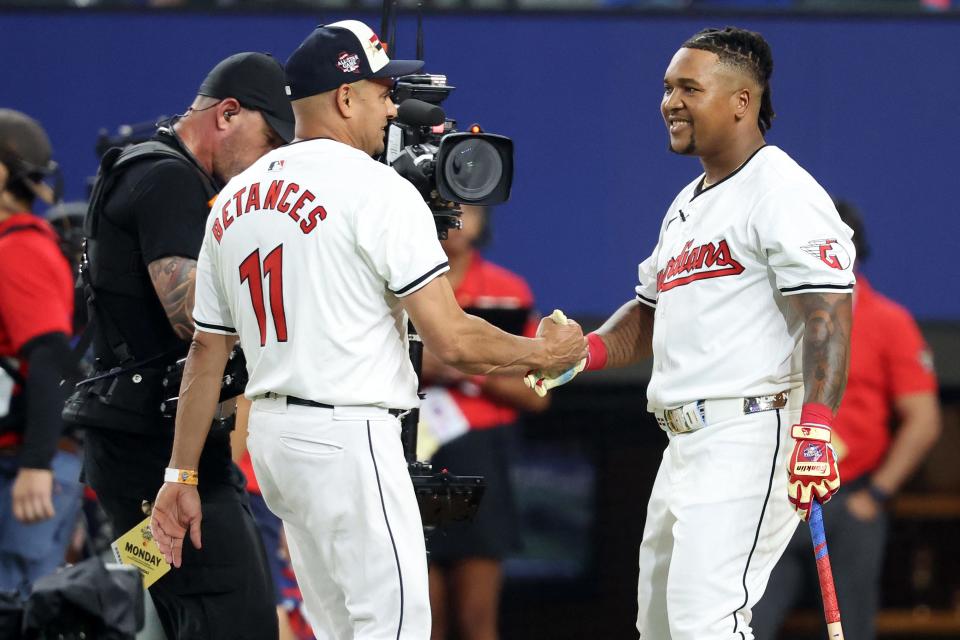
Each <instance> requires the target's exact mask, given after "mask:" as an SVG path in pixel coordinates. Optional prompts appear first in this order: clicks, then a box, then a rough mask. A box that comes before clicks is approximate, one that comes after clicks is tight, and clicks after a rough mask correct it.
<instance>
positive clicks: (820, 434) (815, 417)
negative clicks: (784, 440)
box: [792, 402, 833, 442]
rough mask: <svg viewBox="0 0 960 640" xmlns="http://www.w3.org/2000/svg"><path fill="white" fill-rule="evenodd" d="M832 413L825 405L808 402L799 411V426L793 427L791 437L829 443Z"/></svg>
mask: <svg viewBox="0 0 960 640" xmlns="http://www.w3.org/2000/svg"><path fill="white" fill-rule="evenodd" d="M832 428H833V411H832V410H831V409H830V407H828V406H827V405H825V404H820V403H819V402H808V403H806V404H804V405H803V409H802V410H801V411H800V424H798V425H795V426H794V427H793V433H792V435H793V437H794V438H798V439H813V440H820V441H822V442H830V440H831V430H832Z"/></svg>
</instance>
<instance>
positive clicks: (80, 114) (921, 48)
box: [0, 11, 960, 319]
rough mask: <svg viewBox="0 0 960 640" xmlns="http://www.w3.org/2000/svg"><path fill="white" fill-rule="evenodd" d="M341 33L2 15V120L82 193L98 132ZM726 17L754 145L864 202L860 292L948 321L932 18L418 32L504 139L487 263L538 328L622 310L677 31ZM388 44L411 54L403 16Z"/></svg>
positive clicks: (678, 169)
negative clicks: (37, 130)
mask: <svg viewBox="0 0 960 640" xmlns="http://www.w3.org/2000/svg"><path fill="white" fill-rule="evenodd" d="M344 17H355V16H344V15H342V14H339V13H329V14H326V13H325V14H321V13H316V14H308V13H301V14H270V13H248V14H208V13H167V12H151V13H141V12H129V13H128V12H116V13H102V12H92V13H82V12H52V13H50V12H47V13H44V12H33V11H22V12H10V11H7V12H5V13H3V14H0V54H2V55H0V59H2V60H3V70H2V71H0V86H2V89H0V106H5V107H13V108H16V109H20V110H23V111H26V112H28V113H30V114H32V115H33V116H35V117H37V118H38V119H39V120H41V121H42V122H43V123H44V125H45V126H46V127H47V129H48V131H49V132H50V135H51V138H52V140H53V142H54V145H55V147H56V150H57V157H58V159H59V160H60V162H61V164H62V165H63V166H64V168H65V176H66V186H67V194H68V196H70V197H72V198H79V197H82V196H83V195H84V193H85V179H86V177H87V176H89V175H91V174H93V173H94V172H95V170H96V157H95V155H94V151H93V149H94V143H95V138H96V133H97V130H98V129H99V128H101V127H108V128H111V129H114V128H115V127H116V126H117V125H118V124H120V123H125V122H138V121H143V120H149V119H151V118H155V117H156V116H158V115H160V114H173V113H177V112H180V111H182V110H183V109H184V108H185V107H186V106H187V105H188V104H189V103H190V101H191V99H192V96H193V93H194V91H195V90H196V88H197V86H198V85H199V83H200V81H201V79H202V78H203V76H204V74H205V73H206V71H207V70H208V69H209V68H210V67H211V66H212V65H213V64H215V63H216V62H217V61H218V60H220V59H221V58H223V57H225V56H226V55H228V54H231V53H234V52H237V51H241V50H260V51H268V52H271V53H273V54H274V55H276V56H277V57H279V58H281V59H285V58H286V56H287V55H288V54H289V53H290V52H291V51H292V50H293V48H294V47H295V46H296V45H297V44H298V43H299V41H300V40H301V39H302V38H303V37H304V35H305V34H306V33H307V32H308V31H309V30H310V29H311V28H312V27H313V26H314V25H316V24H318V23H319V22H328V21H333V20H335V19H340V18H344ZM361 17H362V18H363V19H366V20H368V21H369V22H370V23H372V24H375V25H376V24H379V18H378V17H377V16H375V15H373V14H369V15H366V16H361ZM730 22H736V23H737V24H739V25H741V26H745V27H749V28H753V29H757V30H759V31H761V32H762V33H763V34H764V35H765V36H767V38H768V39H769V40H770V42H771V44H772V46H773V50H774V54H775V58H776V71H775V73H774V80H773V98H774V104H775V107H776V110H777V119H776V121H775V124H774V127H773V129H772V131H771V132H770V135H769V142H770V143H772V144H775V145H778V146H780V147H782V148H784V149H786V150H787V151H788V152H789V153H790V154H792V155H793V156H794V157H795V158H796V159H797V160H798V161H799V162H800V163H801V164H803V165H804V166H805V167H806V168H807V169H808V170H809V171H810V172H811V173H812V174H813V175H814V176H815V177H816V178H817V179H819V180H820V182H821V183H822V184H823V185H824V186H825V187H826V188H827V189H828V190H829V191H831V192H832V193H835V194H838V195H842V196H845V197H847V198H850V199H852V200H853V201H855V202H857V203H858V204H859V205H860V206H861V207H862V209H863V211H864V213H865V216H866V220H867V224H868V230H869V236H870V243H871V244H872V246H873V251H874V258H873V260H871V262H870V263H868V264H867V265H865V271H866V273H867V274H868V275H869V276H870V277H871V279H872V281H873V282H874V284H875V285H876V286H877V287H878V288H880V289H881V290H883V291H884V292H887V293H888V294H890V295H891V296H893V297H894V298H896V299H898V300H900V301H901V302H903V303H904V304H905V305H906V306H907V307H908V308H910V309H911V310H912V311H913V312H914V313H916V314H917V315H918V316H919V317H921V318H925V319H957V318H960V296H958V295H957V293H958V291H960V287H958V284H960V282H958V280H960V278H958V272H960V270H958V267H957V264H958V249H960V246H958V244H960V243H958V235H960V234H958V232H960V222H958V215H960V212H958V205H957V195H956V193H957V188H956V187H957V183H958V181H960V176H958V164H960V163H958V161H957V156H956V149H957V143H958V142H960V125H958V116H957V110H958V105H960V82H958V78H960V20H957V19H950V18H945V19H941V20H935V19H932V18H926V17H922V16H920V17H914V18H899V19H896V20H894V19H891V18H843V17H834V18H828V17H816V18H814V17H805V18H796V17H787V16H783V17H769V16H767V17H736V18H732V17H723V16H704V17H691V16H684V17H679V16H639V15H624V14H616V15H603V14H556V15H550V14H547V15H544V14H536V15H533V14H530V15H523V14H513V15H507V14H469V15H467V14H461V15H457V14H444V15H429V16H427V19H426V27H427V34H426V36H427V37H426V59H427V70H428V71H430V72H433V73H446V74H447V75H448V76H449V78H450V81H451V83H452V84H454V85H456V86H457V87H458V88H457V90H456V92H455V93H454V95H453V96H452V97H451V98H450V100H449V101H448V104H447V105H446V106H447V112H448V114H449V115H450V116H451V117H455V118H457V119H458V120H459V121H460V123H461V124H462V125H466V124H469V123H470V122H473V121H478V122H480V123H482V125H483V126H484V127H485V128H486V129H488V130H490V131H495V132H501V133H504V134H507V135H509V136H511V137H513V138H514V139H515V141H516V145H517V164H518V170H517V175H516V181H515V187H514V192H513V198H512V200H511V201H510V202H509V204H507V205H504V206H502V207H500V208H499V209H498V210H497V212H496V214H495V219H494V225H495V233H494V237H495V242H494V244H493V246H492V247H491V249H490V251H489V255H490V256H491V257H492V258H493V259H495V260H497V261H499V262H501V263H503V264H505V265H507V266H509V267H510V268H513V269H515V270H517V271H519V272H520V273H522V274H525V275H526V276H527V277H528V278H529V280H530V282H531V284H532V286H533V289H534V292H535V294H536V295H537V298H538V302H539V305H540V307H541V308H542V309H544V310H546V311H547V312H549V310H550V309H551V308H553V307H554V306H562V307H563V308H564V309H566V310H567V311H569V312H571V313H574V314H580V315H582V314H588V315H598V316H599V315H606V314H607V313H609V312H610V311H612V310H613V309H614V308H615V307H617V306H618V305H619V304H621V303H622V302H623V301H625V300H627V299H629V298H631V297H632V293H633V286H634V284H635V279H636V265H637V263H638V262H639V261H640V260H642V259H643V258H644V257H645V256H646V255H647V254H648V253H649V251H650V249H651V248H652V246H653V243H654V242H655V240H656V234H657V230H658V226H659V221H660V218H661V216H662V215H663V212H664V210H665V208H666V207H667V205H668V204H669V203H670V201H671V200H672V198H673V196H674V195H675V193H676V192H677V191H678V190H679V189H680V188H681V187H682V186H683V185H685V184H686V183H687V182H688V181H690V180H691V179H692V178H693V177H695V175H696V174H697V173H698V171H699V165H698V164H697V162H696V161H695V160H692V159H690V158H681V157H676V156H672V155H670V154H668V153H667V151H666V135H665V131H664V126H663V124H662V122H661V120H660V116H659V109H658V106H659V100H660V93H661V79H662V77H663V71H664V69H665V67H666V64H667V62H668V61H669V59H670V57H671V56H672V54H673V53H674V51H675V50H676V48H677V46H678V44H679V43H680V42H681V41H682V40H683V39H684V38H686V37H687V36H688V35H690V34H692V33H693V32H695V31H696V30H698V29H699V28H701V27H703V26H707V25H718V24H726V23H730ZM399 31H400V41H399V45H398V52H399V54H400V55H401V56H410V55H411V54H412V51H413V42H414V34H413V21H412V18H409V17H407V16H405V17H404V19H403V20H402V21H401V24H400V29H399ZM801 240H802V239H800V238H798V241H801ZM695 312H696V310H693V309H691V313H695Z"/></svg>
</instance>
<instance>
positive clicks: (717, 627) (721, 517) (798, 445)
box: [535, 27, 854, 640]
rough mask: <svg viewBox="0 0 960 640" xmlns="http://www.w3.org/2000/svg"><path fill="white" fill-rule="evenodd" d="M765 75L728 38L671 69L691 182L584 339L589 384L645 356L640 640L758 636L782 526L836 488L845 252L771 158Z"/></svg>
mask: <svg viewBox="0 0 960 640" xmlns="http://www.w3.org/2000/svg"><path fill="white" fill-rule="evenodd" d="M772 72H773V57H772V55H771V52H770V47H769V45H768V44H767V42H766V41H765V40H764V39H763V38H762V37H761V36H760V35H759V34H757V33H753V32H751V31H746V30H743V29H738V28H734V27H728V28H725V29H704V30H703V31H701V32H699V33H697V34H696V35H694V36H693V37H692V38H690V39H689V40H687V41H686V42H684V43H683V45H682V46H681V48H680V50H679V51H677V53H676V54H675V55H674V56H673V59H672V60H671V61H670V64H669V66H668V67H667V71H666V74H665V76H664V80H663V100H662V102H661V105H660V109H661V113H662V115H663V119H664V122H665V124H666V125H667V130H668V135H669V149H670V151H672V152H674V153H678V154H681V155H688V156H696V157H698V158H699V159H700V163H701V165H702V166H703V174H701V175H700V176H698V177H697V178H696V179H695V180H694V181H693V182H691V183H690V184H688V185H687V186H686V187H685V188H684V189H683V190H682V191H681V192H680V194H679V195H678V196H677V197H676V199H675V200H674V201H673V204H671V205H670V208H669V210H668V211H667V215H666V216H665V217H664V219H663V222H662V223H661V227H660V235H659V239H658V241H657V245H656V246H655V247H654V250H653V252H652V254H651V255H650V257H649V258H647V259H646V260H644V261H643V262H642V263H641V264H640V269H639V275H640V278H639V279H640V284H639V286H637V288H636V293H637V297H636V300H634V301H632V302H628V303H627V304H626V305H624V306H623V307H621V309H620V310H619V311H617V312H616V313H615V314H614V315H613V317H611V318H610V319H609V320H608V321H607V322H606V323H605V324H604V325H603V326H602V327H601V328H600V329H599V330H597V332H596V333H594V334H590V335H589V336H588V340H589V345H590V356H589V358H588V359H587V362H586V363H585V368H586V369H587V370H591V369H600V368H604V367H617V366H624V365H628V364H631V363H634V362H637V361H639V360H641V359H644V358H646V357H648V356H650V355H652V356H653V375H652V377H651V380H650V384H649V386H648V388H647V408H648V410H649V411H651V412H652V413H653V414H654V416H655V417H656V420H657V422H658V424H659V425H660V427H661V428H662V429H663V430H664V431H666V432H667V437H668V439H669V441H668V445H667V448H666V450H665V451H664V455H663V462H662V464H661V466H660V470H659V472H658V474H657V479H656V482H655V483H654V487H653V493H652V495H651V497H650V502H649V505H648V509H647V521H646V525H645V529H644V534H643V542H642V544H641V546H640V562H639V568H640V572H639V586H638V608H639V612H638V616H637V628H638V630H639V631H640V637H641V638H642V639H643V640H648V639H649V640H733V639H737V640H749V639H751V638H753V637H754V636H753V632H752V631H751V629H750V618H751V611H750V610H751V607H752V606H753V605H754V604H755V603H756V602H757V601H758V600H759V599H760V596H761V595H762V594H763V591H764V589H765V588H766V585H767V580H768V579H769V577H770V571H771V570H772V568H773V566H774V565H775V564H776V562H777V559H778V558H779V557H780V555H781V554H782V553H783V551H784V549H785V547H786V545H787V542H788V541H789V540H790V537H791V535H792V534H793V531H794V529H795V528H796V525H797V522H798V520H797V518H796V517H795V515H794V512H795V513H796V514H797V515H799V516H800V518H803V519H805V518H806V517H807V516H808V515H809V511H810V507H811V502H812V500H814V499H817V500H820V501H821V502H826V501H827V500H829V498H830V496H831V495H832V494H833V493H834V492H835V491H836V490H837V489H838V488H839V486H840V479H839V476H838V474H837V467H836V461H835V458H834V454H833V450H832V448H831V447H830V444H829V443H830V439H831V438H830V435H831V422H832V420H833V414H834V412H835V411H836V409H837V407H838V406H839V404H840V398H841V396H842V394H843V388H844V385H845V383H846V376H847V362H848V354H849V344H850V322H851V320H850V312H851V291H852V289H853V282H854V276H853V271H852V263H853V256H854V249H853V246H852V244H851V242H850V237H851V232H850V230H849V228H847V227H846V225H844V224H843V223H842V222H841V221H840V218H839V216H838V214H837V211H836V209H835V207H834V206H833V203H832V201H831V200H830V197H829V196H828V195H827V193H826V192H825V191H824V190H823V188H821V187H820V185H819V184H817V182H816V181H815V180H814V179H813V178H812V177H811V176H810V175H809V174H808V173H807V172H806V171H804V170H803V169H802V168H801V167H800V166H799V165H797V163H796V162H794V161H793V160H792V159H791V158H790V157H789V156H787V154H786V153H784V152H783V151H781V150H780V149H778V148H776V147H773V146H769V145H767V144H766V141H765V139H764V136H765V134H766V132H767V131H768V130H769V128H770V124H771V122H772V120H773V116H774V112H773V103H772V100H771V98H770V76H771V74H772ZM576 371H577V369H574V370H571V371H569V372H566V373H564V374H562V375H560V376H558V377H556V378H551V377H549V376H541V377H540V382H539V386H540V387H542V388H547V389H549V388H551V387H554V386H556V385H557V384H562V383H563V382H566V381H568V380H569V379H571V378H572V377H573V375H574V374H575V372H576ZM535 384H536V383H535ZM791 425H792V427H791ZM784 471H786V473H784Z"/></svg>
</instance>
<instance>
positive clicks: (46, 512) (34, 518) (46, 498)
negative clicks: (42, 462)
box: [11, 469, 55, 524]
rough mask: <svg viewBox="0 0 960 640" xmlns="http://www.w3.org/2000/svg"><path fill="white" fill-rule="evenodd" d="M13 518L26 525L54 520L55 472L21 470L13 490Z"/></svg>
mask: <svg viewBox="0 0 960 640" xmlns="http://www.w3.org/2000/svg"><path fill="white" fill-rule="evenodd" d="M11 497H12V498H13V517H14V518H16V519H17V520H19V521H20V522H23V523H25V524H30V523H32V522H40V521H42V520H47V519H49V518H52V517H53V515H54V513H55V511H54V509H53V471H51V470H50V469H20V470H19V471H18V472H17V478H16V480H14V481H13V488H12V489H11Z"/></svg>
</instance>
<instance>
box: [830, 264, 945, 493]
mask: <svg viewBox="0 0 960 640" xmlns="http://www.w3.org/2000/svg"><path fill="white" fill-rule="evenodd" d="M936 391H937V378H936V375H935V374H934V372H933V358H932V356H931V354H930V349H929V347H928V346H927V344H926V342H925V341H924V339H923V336H922V335H921V333H920V329H919V328H918V327H917V323H916V322H915V321H914V320H913V318H912V317H911V316H910V313H909V312H908V311H907V310H906V309H904V308H903V307H901V306H900V305H898V304H897V303H895V302H893V301H892V300H890V299H889V298H886V297H884V296H882V295H880V294H879V293H877V292H876V291H874V290H873V288H872V287H871V286H870V283H869V282H867V279H866V278H865V277H863V276H862V275H860V274H857V285H856V289H855V290H854V301H853V335H852V336H851V338H850V375H849V378H848V380H847V388H846V391H845V392H844V394H843V401H842V402H841V404H840V410H839V412H838V413H837V418H836V421H835V423H834V436H835V438H836V439H838V440H839V442H838V443H837V451H838V453H839V454H840V478H841V479H842V480H843V482H849V481H851V480H854V479H856V478H858V477H860V476H862V475H864V474H866V473H869V472H871V471H873V470H874V469H876V468H877V466H879V465H880V463H881V462H882V461H883V458H884V455H885V454H886V452H887V448H888V447H889V446H890V419H891V417H892V409H893V403H894V401H895V400H896V399H897V398H899V397H902V396H906V395H910V394H914V393H936Z"/></svg>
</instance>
